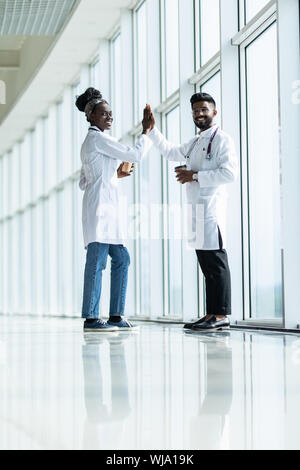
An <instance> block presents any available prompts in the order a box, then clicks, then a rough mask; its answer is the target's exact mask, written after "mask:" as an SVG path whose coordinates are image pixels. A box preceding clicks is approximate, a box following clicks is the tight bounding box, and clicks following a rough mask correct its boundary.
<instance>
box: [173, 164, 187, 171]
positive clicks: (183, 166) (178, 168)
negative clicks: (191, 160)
mask: <svg viewBox="0 0 300 470" xmlns="http://www.w3.org/2000/svg"><path fill="white" fill-rule="evenodd" d="M181 168H186V165H180V166H176V167H175V171H176V170H180V169H181Z"/></svg>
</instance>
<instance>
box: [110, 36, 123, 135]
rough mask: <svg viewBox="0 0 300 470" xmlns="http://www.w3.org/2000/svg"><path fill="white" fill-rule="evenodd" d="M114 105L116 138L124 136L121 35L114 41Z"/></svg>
mask: <svg viewBox="0 0 300 470" xmlns="http://www.w3.org/2000/svg"><path fill="white" fill-rule="evenodd" d="M112 87H113V90H112V97H113V99H112V105H113V114H114V123H113V125H114V136H115V137H116V138H117V139H119V138H120V137H121V136H122V63H121V35H120V34H118V36H117V37H116V38H115V39H114V40H113V41H112Z"/></svg>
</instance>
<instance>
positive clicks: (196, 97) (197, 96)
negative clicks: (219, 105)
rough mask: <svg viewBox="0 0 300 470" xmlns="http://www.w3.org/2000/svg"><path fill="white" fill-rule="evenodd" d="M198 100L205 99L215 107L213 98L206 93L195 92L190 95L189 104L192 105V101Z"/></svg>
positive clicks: (196, 101)
mask: <svg viewBox="0 0 300 470" xmlns="http://www.w3.org/2000/svg"><path fill="white" fill-rule="evenodd" d="M199 101H207V103H212V104H213V105H214V108H216V102H215V100H214V99H213V97H212V96H210V95H209V94H208V93H195V94H194V95H193V96H192V97H191V105H192V106H193V104H194V103H198V102H199Z"/></svg>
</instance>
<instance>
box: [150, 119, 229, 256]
mask: <svg viewBox="0 0 300 470" xmlns="http://www.w3.org/2000/svg"><path fill="white" fill-rule="evenodd" d="M216 128H217V126H216V125H215V126H213V127H211V128H209V129H207V130H206V131H203V132H201V133H200V135H197V136H196V137H194V138H193V139H191V140H190V141H189V142H187V143H185V144H182V145H174V144H172V143H170V142H168V141H167V140H166V139H165V137H164V136H163V135H162V134H161V133H160V132H159V130H158V129H157V128H156V127H155V128H154V129H153V130H152V131H151V132H150V134H149V137H150V139H151V140H152V142H153V143H154V144H155V145H156V147H157V148H158V149H159V150H160V152H161V154H162V155H163V156H164V157H165V158H166V159H168V160H171V161H177V162H184V163H185V164H186V165H187V169H188V170H194V171H198V182H190V183H185V187H186V192H187V201H188V204H189V205H190V208H191V210H190V211H186V213H187V214H190V216H189V217H188V220H187V223H188V224H189V226H188V227H187V234H188V241H189V246H190V247H191V248H194V249H198V250H217V249H219V248H220V245H219V233H218V227H219V229H220V232H221V236H222V240H223V248H225V247H226V206H227V191H226V187H225V185H226V184H227V183H231V182H233V181H234V180H235V179H236V176H237V167H238V165H237V157H236V153H235V148H234V143H233V140H232V139H231V137H230V136H229V135H228V134H226V133H225V132H223V131H222V130H220V129H219V130H218V132H217V134H216V136H215V138H214V140H213V142H212V145H211V158H210V159H208V158H207V149H208V145H209V142H210V138H211V136H212V135H213V133H214V132H215V130H216ZM194 144H195V145H194ZM193 145H194V147H193ZM192 147H193V149H192V151H190V149H191V148H192ZM186 157H188V158H186ZM174 178H175V174H174ZM178 185H179V183H178Z"/></svg>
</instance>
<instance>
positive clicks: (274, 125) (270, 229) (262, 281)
mask: <svg viewBox="0 0 300 470" xmlns="http://www.w3.org/2000/svg"><path fill="white" fill-rule="evenodd" d="M246 70H247V74H246V81H247V83H246V86H247V121H248V172H249V174H248V181H249V183H248V184H249V239H250V291H251V315H252V317H255V318H273V317H281V316H282V283H281V240H280V232H281V230H280V227H281V218H280V160H279V119H278V115H279V110H278V79H277V77H278V70H277V27H276V24H275V23H274V24H273V25H272V26H271V27H269V28H268V29H267V30H266V31H265V32H264V33H263V34H261V35H260V36H259V37H258V38H257V39H255V40H254V41H253V42H252V43H251V44H249V45H248V47H247V48H246Z"/></svg>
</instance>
